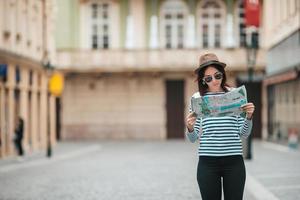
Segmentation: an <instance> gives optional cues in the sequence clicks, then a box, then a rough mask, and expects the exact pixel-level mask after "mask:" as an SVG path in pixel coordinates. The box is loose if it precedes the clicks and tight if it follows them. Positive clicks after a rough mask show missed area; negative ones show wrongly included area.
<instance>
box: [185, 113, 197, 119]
mask: <svg viewBox="0 0 300 200" xmlns="http://www.w3.org/2000/svg"><path fill="white" fill-rule="evenodd" d="M191 117H197V114H196V113H195V112H191V113H189V114H188V116H187V118H191Z"/></svg>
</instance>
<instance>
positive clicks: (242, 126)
mask: <svg viewBox="0 0 300 200" xmlns="http://www.w3.org/2000/svg"><path fill="white" fill-rule="evenodd" d="M238 123H239V134H240V136H242V137H244V138H247V137H248V136H249V135H250V134H251V130H252V125H253V122H252V120H248V119H245V118H243V117H239V118H238Z"/></svg>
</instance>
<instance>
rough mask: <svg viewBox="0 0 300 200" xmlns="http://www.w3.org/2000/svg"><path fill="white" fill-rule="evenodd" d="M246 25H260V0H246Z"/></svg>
mask: <svg viewBox="0 0 300 200" xmlns="http://www.w3.org/2000/svg"><path fill="white" fill-rule="evenodd" d="M244 6H245V23H246V26H256V27H259V18H260V4H259V0H244Z"/></svg>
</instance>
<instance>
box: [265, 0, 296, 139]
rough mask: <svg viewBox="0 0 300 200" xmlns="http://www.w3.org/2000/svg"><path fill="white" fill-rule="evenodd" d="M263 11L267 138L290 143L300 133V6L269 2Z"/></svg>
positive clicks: (267, 1) (292, 3)
mask: <svg viewBox="0 0 300 200" xmlns="http://www.w3.org/2000/svg"><path fill="white" fill-rule="evenodd" d="M263 10H264V21H265V36H266V37H265V43H266V44H265V45H266V48H267V68H266V72H267V77H266V78H265V80H264V81H263V102H264V105H265V106H264V108H263V137H264V138H265V139H270V140H274V141H281V142H286V141H287V140H288V138H289V135H290V136H291V133H292V132H296V133H298V135H299V129H300V118H299V113H300V92H299V91H300V79H299V72H300V71H299V70H300V2H299V0H290V1H271V0H265V1H264V9H263ZM270 19H272V20H270Z"/></svg>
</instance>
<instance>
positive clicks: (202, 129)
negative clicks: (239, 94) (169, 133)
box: [187, 92, 252, 156]
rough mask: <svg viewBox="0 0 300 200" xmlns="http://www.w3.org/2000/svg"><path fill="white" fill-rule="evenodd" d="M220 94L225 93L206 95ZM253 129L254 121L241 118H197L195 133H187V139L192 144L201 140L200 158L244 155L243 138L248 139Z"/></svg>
mask: <svg viewBox="0 0 300 200" xmlns="http://www.w3.org/2000/svg"><path fill="white" fill-rule="evenodd" d="M220 94H224V92H222V93H207V94H206V95H220ZM194 95H199V93H198V94H197V93H195V94H194ZM194 95H193V96H194ZM191 111H192V110H191V108H190V112H191ZM251 129H252V120H248V119H245V118H243V117H240V116H224V117H208V118H203V119H202V120H201V118H197V119H196V123H195V125H194V131H193V132H187V137H188V138H189V140H190V141H191V142H195V141H196V140H198V139H199V140H200V145H199V148H198V155H199V156H231V155H242V154H243V149H242V142H241V136H242V137H245V138H247V137H248V136H249V135H250V133H251Z"/></svg>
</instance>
